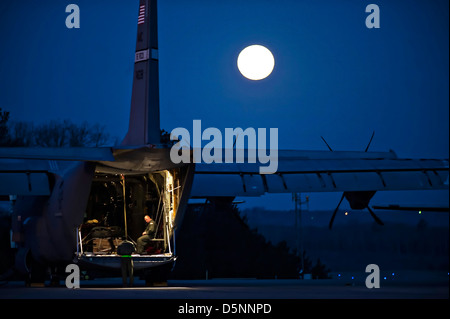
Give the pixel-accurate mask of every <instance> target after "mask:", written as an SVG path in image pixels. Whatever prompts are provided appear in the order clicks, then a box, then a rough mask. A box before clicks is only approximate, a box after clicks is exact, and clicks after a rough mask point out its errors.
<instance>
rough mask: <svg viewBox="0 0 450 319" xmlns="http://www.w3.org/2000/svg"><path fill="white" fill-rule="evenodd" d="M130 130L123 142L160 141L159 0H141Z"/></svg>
mask: <svg viewBox="0 0 450 319" xmlns="http://www.w3.org/2000/svg"><path fill="white" fill-rule="evenodd" d="M137 23H138V26H137V38H136V53H135V59H134V73H133V89H132V95H131V110H130V122H129V126H128V132H127V135H126V136H125V138H124V139H123V141H122V143H121V145H124V146H135V145H145V144H159V143H160V122H159V121H160V119H159V71H158V27H157V26H158V24H157V5H156V0H140V1H139V15H138V21H137Z"/></svg>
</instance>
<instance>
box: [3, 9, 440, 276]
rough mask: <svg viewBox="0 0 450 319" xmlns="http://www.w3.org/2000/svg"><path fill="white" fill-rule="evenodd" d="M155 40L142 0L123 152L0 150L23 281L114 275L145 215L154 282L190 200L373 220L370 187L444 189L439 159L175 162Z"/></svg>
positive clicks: (146, 268) (145, 270) (319, 156)
mask: <svg viewBox="0 0 450 319" xmlns="http://www.w3.org/2000/svg"><path fill="white" fill-rule="evenodd" d="M157 36H158V35H157V14H156V1H152V0H140V3H139V14H138V27H137V39H136V55H135V65H134V75H133V88H132V99H131V111H130V120H129V129H128V133H127V134H126V136H125V138H124V139H123V141H122V143H121V145H120V146H118V147H101V148H8V147H5V148H0V196H3V197H4V196H10V197H11V198H13V199H14V206H13V213H12V243H13V245H14V246H15V248H17V253H16V257H15V268H16V269H17V270H19V271H21V272H22V273H24V274H27V276H28V278H29V279H28V280H29V281H30V282H43V281H44V278H45V276H46V273H47V272H48V269H50V270H51V272H52V274H53V273H55V274H56V273H57V272H58V271H59V272H61V269H64V268H65V266H66V265H67V264H70V263H77V264H78V265H79V266H80V267H81V269H87V270H98V271H99V272H103V273H106V272H111V273H116V274H118V273H119V271H120V257H119V256H118V255H117V254H115V253H114V250H115V247H116V246H117V244H118V243H119V242H120V241H121V240H122V238H127V239H130V240H133V241H136V240H137V238H138V237H139V236H140V235H141V233H142V231H143V229H144V227H145V225H143V217H144V215H145V214H147V213H148V214H151V215H152V217H153V219H154V221H155V223H156V225H157V226H156V228H157V230H156V234H155V236H154V239H153V245H152V246H151V247H150V248H149V250H148V254H141V255H133V256H132V258H133V261H134V267H135V271H136V272H137V273H139V272H140V273H141V274H142V275H143V276H144V277H145V278H146V280H147V281H149V282H151V281H155V280H160V279H161V278H163V277H164V274H167V271H168V270H170V269H171V267H172V266H173V263H174V261H175V260H176V245H175V243H176V234H177V232H178V231H179V229H180V227H181V224H182V220H183V214H184V212H185V210H186V207H187V205H188V200H189V199H190V198H204V199H208V200H209V201H210V202H215V201H221V202H223V201H229V202H230V203H231V202H232V201H233V199H234V198H235V197H236V196H260V195H263V194H266V193H296V192H307V193H309V192H343V195H342V198H341V201H340V202H339V204H340V203H341V202H342V200H343V199H344V197H345V198H346V199H347V200H348V201H349V203H350V206H351V207H352V209H365V208H367V209H369V211H370V213H371V214H372V216H373V217H374V218H375V220H377V221H379V219H378V218H377V217H376V216H375V214H373V212H372V211H371V209H370V208H369V206H368V204H369V201H370V199H371V198H372V197H373V195H374V194H375V192H377V191H387V190H389V191H391V190H416V189H425V190H438V189H448V175H449V172H448V159H446V160H441V159H400V158H397V156H396V155H395V153H394V152H393V151H389V152H367V149H366V151H365V152H342V151H341V152H338V151H331V152H330V151H279V155H278V171H277V172H276V173H275V174H260V173H259V169H258V166H257V164H256V163H248V162H247V161H245V162H244V163H222V164H219V163H212V164H205V163H197V164H195V163H189V164H185V163H180V164H174V163H173V162H172V161H171V159H170V156H169V153H170V147H171V145H170V144H168V143H162V142H161V131H160V122H159V121H160V120H159V84H158V83H159V75H158V38H157ZM336 211H337V209H336ZM336 211H335V212H334V214H333V217H332V219H334V215H335V213H336ZM331 224H332V221H331V222H330V227H331Z"/></svg>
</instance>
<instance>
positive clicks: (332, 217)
mask: <svg viewBox="0 0 450 319" xmlns="http://www.w3.org/2000/svg"><path fill="white" fill-rule="evenodd" d="M344 197H345V192H344V193H342V197H341V200H340V201H339V204H338V205H337V207H336V209H335V210H334V212H333V215H332V216H331V219H330V223H329V224H328V228H329V229H330V230H331V228H332V227H333V222H334V218H335V217H336V213H337V211H338V209H339V206H341V203H342V201H343V200H344Z"/></svg>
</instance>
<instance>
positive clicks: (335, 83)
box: [0, 0, 449, 209]
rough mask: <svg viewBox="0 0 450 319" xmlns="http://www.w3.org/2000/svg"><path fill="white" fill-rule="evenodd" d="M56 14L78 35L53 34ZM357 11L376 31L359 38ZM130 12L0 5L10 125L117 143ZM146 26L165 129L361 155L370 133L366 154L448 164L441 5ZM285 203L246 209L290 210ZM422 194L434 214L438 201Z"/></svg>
mask: <svg viewBox="0 0 450 319" xmlns="http://www.w3.org/2000/svg"><path fill="white" fill-rule="evenodd" d="M70 3H75V4H77V5H78V6H79V7H80V13H81V14H80V26H81V27H80V29H67V28H66V26H65V19H66V17H67V15H68V13H66V12H65V8H66V6H67V5H68V4H70ZM370 3H376V4H377V5H378V6H379V8H380V18H381V28H380V29H368V28H366V25H365V19H366V17H367V15H368V13H366V12H365V8H366V6H367V5H368V4H370ZM137 15H138V1H137V0H134V1H130V0H120V1H119V0H111V1H101V0H98V1H92V0H68V1H62V0H53V1H50V0H43V1H31V0H23V1H13V0H8V1H1V2H0V43H1V50H0V107H2V108H3V109H6V110H9V111H10V112H11V119H13V120H25V121H34V122H42V121H48V120H51V119H65V118H71V119H72V120H73V121H76V122H81V121H84V120H87V121H89V122H91V123H96V122H100V123H101V124H104V125H105V126H106V129H107V131H108V132H110V133H111V134H112V135H114V136H117V137H119V138H120V139H121V138H122V137H123V136H124V135H125V133H126V131H127V127H128V117H129V105H130V100H131V84H132V73H133V63H134V48H135V40H136V27H137ZM158 15H159V16H158V19H159V21H158V23H159V60H160V65H159V67H160V100H161V128H164V129H165V130H166V131H170V130H172V129H173V128H175V127H179V126H181V127H186V128H188V129H191V128H192V120H193V119H201V120H202V127H203V128H206V127H209V126H214V127H217V128H219V129H221V130H223V131H224V128H225V127H238V126H240V127H242V128H247V127H254V128H258V127H266V128H269V127H277V128H278V131H279V147H280V148H281V149H312V150H326V149H327V148H326V146H325V144H324V143H323V142H322V141H321V139H320V136H321V135H323V136H324V137H325V138H326V140H327V142H328V143H329V144H330V145H331V146H332V147H333V149H335V150H364V148H365V146H366V145H367V143H368V141H369V138H370V136H371V134H372V131H375V132H376V133H375V138H374V140H373V142H372V146H371V150H377V151H387V150H389V149H393V150H395V151H396V153H397V155H398V156H400V157H415V158H417V157H423V158H448V157H449V91H448V87H449V31H448V29H449V2H448V1H447V0H434V1H426V0H420V1H419V0H417V1H406V0H389V1H388V0H370V1H364V0H342V1H336V0H304V1H299V0H284V1H283V0H282V1H272V0H247V1H242V0H227V1H225V0H223V1H207V0H191V1H186V0H166V1H164V0H160V1H159V2H158ZM251 44H262V45H264V46H266V47H267V48H269V49H270V50H271V51H272V53H273V55H274V57H275V69H274V71H273V73H272V74H271V75H270V76H269V77H268V78H266V79H264V80H261V81H251V80H248V79H246V78H244V77H243V76H242V75H240V73H239V71H238V69H237V66H236V59H237V56H238V54H239V52H240V51H241V50H242V49H243V48H245V47H246V46H248V45H251ZM412 193H414V192H412ZM397 194H401V192H400V193H397ZM290 196H291V195H284V197H283V196H282V197H266V198H262V199H259V201H258V203H260V204H261V206H262V205H265V206H267V207H269V208H270V207H278V206H279V205H280V204H279V199H280V198H281V199H282V201H283V202H287V204H288V206H289V207H290V206H292V203H291V202H290ZM321 196H322V195H320V194H312V195H311V196H310V197H311V199H312V200H313V199H314V200H315V203H316V204H315V205H316V206H313V208H314V207H316V208H324V206H323V205H326V207H328V208H330V206H332V207H331V209H333V208H334V207H335V205H336V204H337V202H338V201H339V198H340V196H341V194H332V195H330V196H331V197H329V198H330V201H325V202H324V201H322V200H321V199H320V198H322V197H321ZM383 196H385V195H383V194H380V195H379V194H377V195H376V197H375V198H374V201H376V200H378V201H379V202H383V201H384V199H385V198H384V197H383ZM430 196H431V198H433V200H432V201H433V202H434V203H447V205H448V194H444V193H441V192H437V193H433V194H432V195H430ZM400 197H401V196H399V198H400ZM416 197H417V196H416ZM274 198H275V199H274ZM276 198H278V199H276ZM386 200H387V199H386ZM392 201H393V200H392V199H389V200H388V202H392ZM400 201H401V200H400ZM418 201H419V202H423V201H420V200H418ZM250 202H251V203H256V202H252V201H249V203H250ZM416 202H417V198H416ZM330 203H331V204H330ZM321 204H322V206H321ZM255 205H256V204H255ZM311 205H314V204H313V203H311ZM343 207H345V205H344V206H343Z"/></svg>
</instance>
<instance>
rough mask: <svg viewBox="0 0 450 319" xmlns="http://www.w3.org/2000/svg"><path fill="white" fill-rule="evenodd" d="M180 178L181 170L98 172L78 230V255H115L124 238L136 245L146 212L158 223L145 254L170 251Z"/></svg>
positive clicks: (144, 225)
mask: <svg viewBox="0 0 450 319" xmlns="http://www.w3.org/2000/svg"><path fill="white" fill-rule="evenodd" d="M180 177H181V172H180V169H172V170H163V171H159V172H152V173H147V174H129V175H123V174H106V173H96V174H95V176H94V179H93V181H92V185H91V191H90V195H89V200H88V205H87V208H86V212H85V216H84V220H83V224H81V225H80V227H79V229H78V243H77V254H78V255H83V254H84V255H111V256H116V249H117V246H118V245H119V244H120V243H121V242H122V241H123V240H125V239H127V240H129V241H132V242H134V243H135V244H136V241H137V239H138V238H139V237H140V236H141V235H142V232H143V231H144V229H145V227H146V222H145V221H144V216H145V215H149V216H150V217H151V218H152V219H153V221H154V222H155V225H156V232H155V234H154V236H152V237H153V238H152V241H151V243H150V244H149V245H148V246H147V247H146V249H145V252H144V254H147V255H157V254H164V253H170V254H171V253H172V251H173V243H171V237H172V233H173V221H174V218H175V214H176V212H177V208H178V207H177V206H178V203H179V198H180V194H181V188H180V184H181V180H180Z"/></svg>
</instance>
